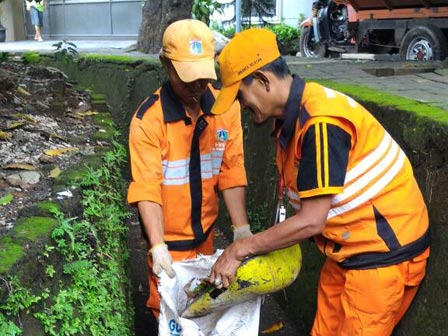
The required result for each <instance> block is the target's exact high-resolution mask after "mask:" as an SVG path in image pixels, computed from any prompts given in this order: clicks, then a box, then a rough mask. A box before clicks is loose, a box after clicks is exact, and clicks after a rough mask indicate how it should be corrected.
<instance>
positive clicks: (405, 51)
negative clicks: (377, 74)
mask: <svg viewBox="0 0 448 336" xmlns="http://www.w3.org/2000/svg"><path fill="white" fill-rule="evenodd" d="M447 55H448V42H447V40H446V38H445V35H444V34H443V33H442V31H441V30H440V28H439V27H437V26H433V25H425V26H417V27H415V28H412V29H411V30H409V31H408V32H407V33H406V35H405V36H404V38H403V40H402V42H401V46H400V58H401V59H403V60H412V61H442V60H444V59H445V58H446V57H447Z"/></svg>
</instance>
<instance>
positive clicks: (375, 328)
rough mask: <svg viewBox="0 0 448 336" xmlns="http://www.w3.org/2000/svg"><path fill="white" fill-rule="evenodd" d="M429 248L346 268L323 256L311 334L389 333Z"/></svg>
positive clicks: (417, 281) (415, 284)
mask: <svg viewBox="0 0 448 336" xmlns="http://www.w3.org/2000/svg"><path fill="white" fill-rule="evenodd" d="M428 256H429V249H427V250H426V251H425V252H423V253H422V254H421V255H419V256H417V257H415V258H413V259H412V260H410V261H405V262H403V263H401V264H398V265H393V266H388V267H380V268H374V269H367V270H348V269H343V268H341V267H339V266H338V264H337V263H336V262H335V261H333V260H331V259H327V260H326V261H325V264H324V266H323V268H322V271H321V274H320V279H319V288H318V294H317V312H316V316H315V319H314V325H313V329H312V331H311V335H313V336H359V335H362V336H389V335H391V334H392V331H393V329H394V327H395V325H396V324H397V323H398V322H399V321H400V319H401V318H402V317H403V315H404V314H405V312H406V311H407V309H408V308H409V305H410V304H411V302H412V300H413V298H414V296H415V294H416V293H417V289H418V286H419V285H420V283H421V281H422V279H423V278H424V276H425V270H426V260H427V258H428Z"/></svg>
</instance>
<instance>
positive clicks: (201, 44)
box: [161, 19, 216, 83]
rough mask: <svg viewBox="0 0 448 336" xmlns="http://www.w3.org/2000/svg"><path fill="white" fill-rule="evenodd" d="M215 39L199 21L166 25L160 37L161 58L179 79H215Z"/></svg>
mask: <svg viewBox="0 0 448 336" xmlns="http://www.w3.org/2000/svg"><path fill="white" fill-rule="evenodd" d="M214 47H215V38H214V36H213V33H212V31H211V30H210V28H208V27H207V25H206V24H205V23H203V22H202V21H199V20H193V19H186V20H179V21H175V22H173V23H172V24H170V25H169V26H168V27H167V28H166V29H165V32H164V33H163V39H162V52H161V53H162V56H164V57H166V58H169V59H170V60H171V62H172V63H173V66H174V68H175V69H176V72H177V74H178V75H179V77H180V79H181V80H182V81H184V82H186V83H189V82H193V81H195V80H197V79H208V78H210V79H216V71H215V60H214V58H215V51H214V50H215V48H214Z"/></svg>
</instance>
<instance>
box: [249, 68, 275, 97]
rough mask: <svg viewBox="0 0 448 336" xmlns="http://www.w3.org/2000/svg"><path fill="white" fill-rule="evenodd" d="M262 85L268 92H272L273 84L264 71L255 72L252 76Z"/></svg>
mask: <svg viewBox="0 0 448 336" xmlns="http://www.w3.org/2000/svg"><path fill="white" fill-rule="evenodd" d="M252 76H253V77H254V79H255V80H257V81H258V82H259V83H260V84H261V85H263V86H264V87H265V89H266V91H267V92H269V91H270V90H271V82H270V80H269V78H268V77H267V76H266V74H265V73H264V72H263V71H259V70H257V71H255V72H254V73H253V75H252Z"/></svg>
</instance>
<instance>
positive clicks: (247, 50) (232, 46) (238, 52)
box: [212, 28, 280, 114]
mask: <svg viewBox="0 0 448 336" xmlns="http://www.w3.org/2000/svg"><path fill="white" fill-rule="evenodd" d="M279 57H280V51H279V49H278V47H277V39H276V35H275V34H274V33H273V32H271V31H270V30H267V29H262V28H251V29H248V30H244V31H242V32H241V33H237V34H235V36H234V37H233V38H232V39H231V40H230V42H229V43H228V44H227V45H226V46H225V47H224V49H223V50H222V51H221V54H220V55H219V58H218V63H219V67H220V72H221V81H222V89H221V91H220V93H219V95H218V97H217V99H216V101H215V104H214V105H213V107H212V113H214V114H221V113H224V112H225V111H227V110H228V109H229V108H230V106H231V105H232V104H233V102H234V101H235V98H236V96H237V94H238V90H239V88H240V84H241V80H242V79H243V78H245V77H247V76H248V75H250V74H251V73H253V72H254V71H255V70H258V69H260V68H261V67H263V66H264V65H266V64H268V63H270V62H272V61H274V60H276V59H277V58H279Z"/></svg>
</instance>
